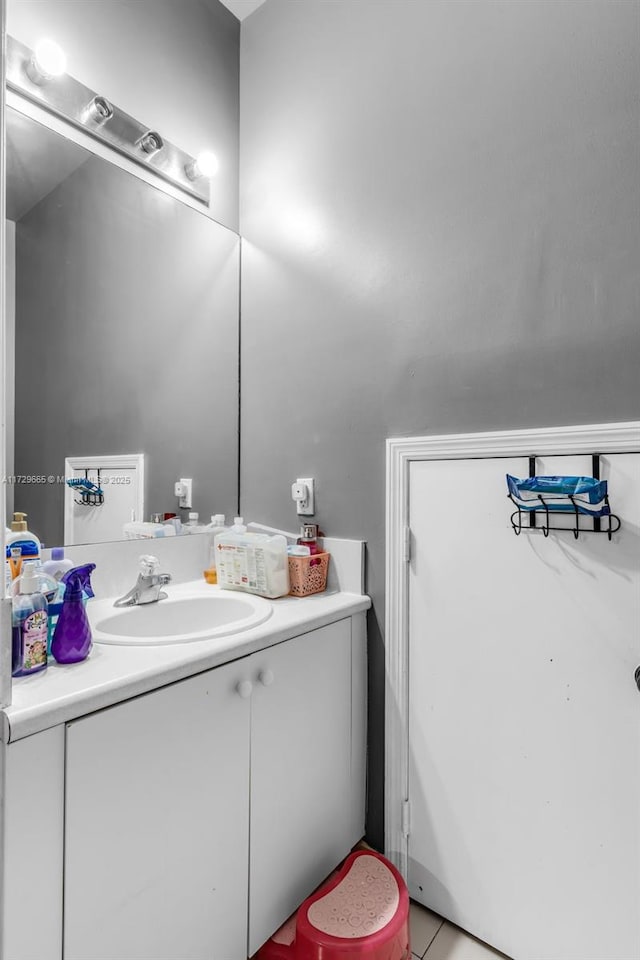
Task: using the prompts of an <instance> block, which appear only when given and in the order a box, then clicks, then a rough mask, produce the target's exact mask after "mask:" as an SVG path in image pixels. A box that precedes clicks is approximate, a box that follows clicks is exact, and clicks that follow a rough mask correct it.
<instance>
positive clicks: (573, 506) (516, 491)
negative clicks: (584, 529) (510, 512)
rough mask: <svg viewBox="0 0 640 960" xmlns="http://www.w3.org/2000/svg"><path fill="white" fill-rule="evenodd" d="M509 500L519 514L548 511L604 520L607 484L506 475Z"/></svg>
mask: <svg viewBox="0 0 640 960" xmlns="http://www.w3.org/2000/svg"><path fill="white" fill-rule="evenodd" d="M507 489H508V491H509V496H510V498H511V499H512V500H513V502H514V503H515V505H516V506H517V507H518V509H519V510H527V511H533V510H548V511H549V512H552V511H554V512H556V513H575V512H576V511H577V512H578V513H582V514H585V515H586V516H589V517H606V516H608V515H609V514H610V513H611V509H610V507H609V501H608V496H607V481H606V480H597V479H596V478H595V477H569V476H567V477H526V478H525V479H523V480H519V479H518V477H512V476H511V474H509V473H508V474H507Z"/></svg>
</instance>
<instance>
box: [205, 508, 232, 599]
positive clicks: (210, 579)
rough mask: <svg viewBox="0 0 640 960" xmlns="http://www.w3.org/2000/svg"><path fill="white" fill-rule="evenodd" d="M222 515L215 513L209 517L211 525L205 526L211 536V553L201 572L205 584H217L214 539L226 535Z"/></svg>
mask: <svg viewBox="0 0 640 960" xmlns="http://www.w3.org/2000/svg"><path fill="white" fill-rule="evenodd" d="M224 524H225V516H224V513H215V514H213V516H212V517H211V523H210V524H207V533H209V534H210V535H211V552H210V556H209V566H208V567H207V569H206V570H204V571H203V576H204V578H205V580H206V581H207V583H212V584H215V583H217V582H218V571H217V570H216V548H215V537H216V536H217V535H218V534H219V533H226V532H227V528H226V527H225V525H224Z"/></svg>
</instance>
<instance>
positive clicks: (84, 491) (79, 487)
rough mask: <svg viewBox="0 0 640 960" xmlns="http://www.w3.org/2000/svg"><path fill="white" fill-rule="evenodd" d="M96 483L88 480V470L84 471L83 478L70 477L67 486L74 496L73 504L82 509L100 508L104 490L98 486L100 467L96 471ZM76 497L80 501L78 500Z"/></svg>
mask: <svg viewBox="0 0 640 960" xmlns="http://www.w3.org/2000/svg"><path fill="white" fill-rule="evenodd" d="M96 474H97V483H96V482H94V481H93V480H90V479H89V470H88V469H85V471H84V477H71V478H70V479H69V480H67V486H69V487H71V489H72V490H73V491H74V493H75V494H76V496H74V498H73V500H74V503H77V504H78V505H79V506H82V507H101V506H102V504H103V503H104V490H103V489H102V487H101V486H100V467H98V469H97V471H96ZM78 496H79V498H80V499H78Z"/></svg>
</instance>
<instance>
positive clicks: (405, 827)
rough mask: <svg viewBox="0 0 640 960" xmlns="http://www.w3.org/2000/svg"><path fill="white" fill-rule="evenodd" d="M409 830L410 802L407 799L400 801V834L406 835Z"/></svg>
mask: <svg viewBox="0 0 640 960" xmlns="http://www.w3.org/2000/svg"><path fill="white" fill-rule="evenodd" d="M410 830H411V804H410V803H409V801H408V800H403V802H402V836H403V837H408V836H409V832H410Z"/></svg>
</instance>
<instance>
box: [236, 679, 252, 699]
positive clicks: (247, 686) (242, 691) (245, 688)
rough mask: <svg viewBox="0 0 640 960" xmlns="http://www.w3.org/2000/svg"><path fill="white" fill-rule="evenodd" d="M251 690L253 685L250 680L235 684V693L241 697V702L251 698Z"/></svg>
mask: <svg viewBox="0 0 640 960" xmlns="http://www.w3.org/2000/svg"><path fill="white" fill-rule="evenodd" d="M252 690H253V684H252V683H251V680H240V681H239V683H237V684H236V693H237V694H238V696H239V697H242V699H243V700H247V698H248V697H250V696H251V692H252Z"/></svg>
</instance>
